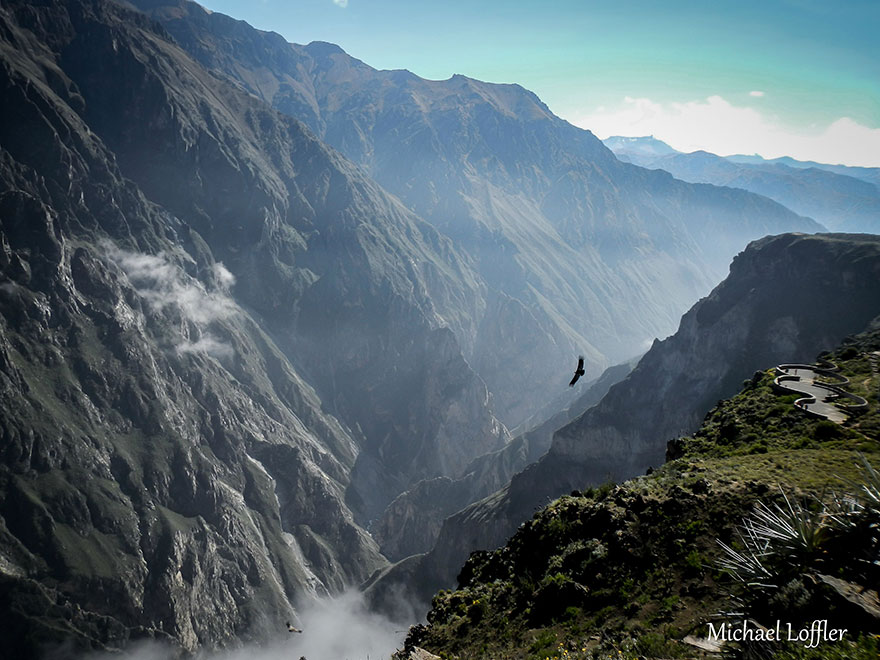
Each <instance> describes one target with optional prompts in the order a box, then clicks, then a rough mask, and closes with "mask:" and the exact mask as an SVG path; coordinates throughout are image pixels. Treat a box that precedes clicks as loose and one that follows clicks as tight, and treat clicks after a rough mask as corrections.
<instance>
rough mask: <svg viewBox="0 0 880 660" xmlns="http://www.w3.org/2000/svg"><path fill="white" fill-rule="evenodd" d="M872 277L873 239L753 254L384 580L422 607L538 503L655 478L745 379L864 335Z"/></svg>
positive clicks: (875, 295)
mask: <svg viewBox="0 0 880 660" xmlns="http://www.w3.org/2000/svg"><path fill="white" fill-rule="evenodd" d="M878 275H880V237H878V236H871V235H861V234H852V235H847V234H824V235H823V234H820V235H816V236H805V235H798V234H789V235H782V236H778V237H770V238H766V239H762V240H760V241H756V242H754V243H752V244H751V245H750V246H749V247H748V248H747V249H746V250H745V251H744V252H743V253H742V254H740V255H739V256H737V257H736V259H734V261H733V263H732V264H731V267H730V275H729V276H728V277H727V279H726V280H724V282H722V283H721V284H720V285H719V286H718V287H716V288H715V290H714V291H713V292H712V293H711V294H710V295H709V296H707V297H706V298H704V299H703V300H701V301H700V302H698V303H697V304H696V305H694V307H693V308H692V309H691V310H690V311H689V312H688V313H687V314H685V315H684V317H683V318H682V321H681V325H680V327H679V330H678V332H676V333H675V334H674V335H673V336H671V337H669V338H668V339H665V340H663V341H656V342H655V343H654V346H652V347H651V350H649V351H648V352H647V353H646V354H645V356H644V357H643V358H642V359H641V360H640V361H639V364H638V366H637V367H636V368H635V369H634V370H633V371H632V372H631V373H630V374H629V375H628V376H627V377H626V378H625V379H624V380H622V381H621V382H619V383H617V384H616V385H614V386H612V387H611V389H610V390H609V391H608V394H607V395H605V397H604V398H603V399H602V400H601V401H600V402H599V403H598V404H597V405H595V406H593V407H592V408H590V409H589V410H587V411H586V412H585V413H583V414H582V415H580V416H579V417H578V418H576V419H574V420H573V421H571V422H570V423H568V424H566V425H565V426H562V427H561V428H559V429H558V430H557V431H556V433H555V434H554V436H553V442H552V445H551V447H550V449H549V451H548V452H547V454H546V455H544V456H543V457H542V458H541V459H540V460H539V461H537V462H536V463H534V464H532V465H530V466H529V467H527V468H526V469H524V470H523V471H521V472H519V473H518V474H516V475H515V476H514V477H513V478H512V479H511V481H510V483H509V484H508V485H506V486H505V487H504V488H502V489H500V490H499V491H497V492H496V493H494V494H492V495H491V496H489V497H487V498H486V499H484V500H482V501H480V502H476V503H474V504H472V505H470V506H469V507H467V508H465V509H464V510H462V511H460V512H458V513H456V514H455V515H453V516H451V517H450V518H448V519H447V520H446V521H445V522H444V524H443V528H442V529H441V531H440V533H439V537H438V540H437V543H436V545H435V546H434V548H433V549H432V550H431V551H430V552H429V553H427V555H425V556H423V557H420V558H419V559H418V560H417V563H416V564H414V563H412V562H410V563H408V564H405V565H404V566H401V567H400V568H399V569H398V568H396V567H395V568H394V569H391V570H389V571H387V572H386V573H385V577H384V578H383V579H384V580H385V581H387V583H388V585H390V584H394V583H395V582H396V581H398V580H399V581H401V582H408V583H411V584H413V590H414V591H415V592H416V593H417V595H418V596H419V597H421V598H425V597H426V596H429V595H430V594H431V593H433V591H435V590H436V589H437V588H440V587H441V586H447V585H450V584H452V581H453V580H454V578H455V575H456V573H457V571H458V569H459V567H460V566H461V564H462V562H463V561H464V559H465V558H466V557H467V555H468V553H469V552H470V551H472V550H474V549H480V548H485V549H490V548H494V547H497V546H498V545H501V544H502V543H504V541H505V539H506V538H507V537H509V536H510V535H511V534H512V533H513V532H514V531H515V530H516V528H517V526H518V525H519V524H520V523H521V522H522V521H523V520H526V519H528V518H529V517H530V516H531V515H532V513H533V512H534V511H535V510H536V509H537V508H540V507H541V506H543V505H544V504H546V502H547V501H548V500H550V499H553V498H555V497H558V496H559V495H561V494H564V493H567V492H569V491H571V490H572V489H580V488H584V487H586V486H588V485H598V484H601V483H604V482H607V481H609V480H614V481H621V480H623V479H627V478H629V477H633V476H636V475H639V474H643V473H644V472H645V470H646V469H647V468H648V467H650V466H655V467H656V466H659V465H660V464H661V463H663V461H664V457H665V452H666V445H667V442H668V441H669V440H672V439H674V438H676V437H677V436H679V435H682V434H686V433H688V432H691V431H693V430H695V429H696V428H697V427H698V426H699V423H700V421H701V419H702V417H703V415H704V414H705V412H706V411H707V410H708V409H710V408H711V407H712V405H713V404H714V402H715V401H717V400H718V399H720V398H722V397H725V396H729V395H731V394H732V393H734V392H736V391H737V390H738V388H739V386H740V384H741V383H742V381H743V380H744V379H746V378H749V377H750V376H751V375H752V374H753V373H754V371H755V370H756V369H759V368H763V367H764V366H765V365H767V364H777V363H781V362H786V361H810V360H812V359H814V358H815V356H816V355H817V354H818V353H819V352H820V351H822V350H825V349H828V348H830V347H833V346H835V345H837V344H838V343H839V342H840V340H841V339H842V338H844V337H845V336H846V335H848V334H851V333H855V332H859V331H861V330H862V329H864V328H865V327H867V325H868V324H869V322H870V321H871V320H872V319H873V318H875V317H876V316H877V315H878V313H880V289H878V288H877V287H876V285H875V283H876V279H877V277H878ZM404 576H405V577H404ZM413 576H418V577H417V578H414V577H413ZM386 587H387V585H372V587H371V588H372V589H373V591H374V592H375V593H377V594H380V593H382V592H383V589H384V588H386Z"/></svg>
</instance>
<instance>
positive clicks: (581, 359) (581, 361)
mask: <svg viewBox="0 0 880 660" xmlns="http://www.w3.org/2000/svg"><path fill="white" fill-rule="evenodd" d="M585 373H587V372H586V371H584V356H583V355H578V368H577V369H576V370H575V372H574V378H572V379H571V382H570V383H569V384H568V386H569V387H574V384H575V383H576V382H578V378H580V377H581V376H583V375H584V374H585Z"/></svg>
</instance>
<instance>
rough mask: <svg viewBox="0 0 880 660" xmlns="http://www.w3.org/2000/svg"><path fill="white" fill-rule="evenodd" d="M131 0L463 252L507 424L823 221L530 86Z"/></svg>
mask: <svg viewBox="0 0 880 660" xmlns="http://www.w3.org/2000/svg"><path fill="white" fill-rule="evenodd" d="M133 4H135V5H136V6H138V7H140V8H141V9H143V10H144V11H146V12H147V13H149V14H150V15H151V16H152V17H154V18H156V19H157V20H158V21H160V22H161V23H162V25H163V26H164V27H165V28H166V29H167V30H168V31H169V32H170V33H171V34H172V35H173V36H174V38H175V39H176V40H177V41H178V42H179V43H180V44H181V45H182V47H183V48H185V49H186V50H187V51H188V52H189V53H191V54H192V56H193V57H194V58H195V59H196V60H198V61H199V62H201V63H202V64H203V65H205V66H206V67H208V68H209V69H211V70H212V71H215V72H217V73H218V75H223V76H226V77H229V78H231V79H233V80H234V81H236V83H237V84H239V85H241V86H242V87H243V88H244V89H246V90H247V91H248V92H250V93H251V94H253V95H254V96H256V97H258V98H260V99H263V100H264V101H266V102H267V103H270V104H271V105H272V106H274V107H275V108H277V109H279V110H281V111H282V112H284V113H287V114H289V115H291V116H295V117H297V118H299V119H301V120H302V121H304V122H305V123H306V124H308V126H309V127H310V128H311V129H312V130H313V131H314V132H315V133H316V134H317V135H318V136H320V137H321V138H322V139H324V140H325V141H326V142H328V143H329V144H331V145H332V146H334V147H335V148H337V149H338V150H339V151H340V152H342V153H343V154H345V155H346V156H347V157H348V158H349V159H351V160H352V161H354V162H356V163H358V164H359V165H360V166H361V167H362V168H363V169H364V170H365V171H366V172H368V173H369V174H370V175H371V176H372V177H373V178H375V180H376V181H378V182H379V183H380V184H381V185H382V186H383V187H384V188H386V189H387V190H389V191H390V192H392V193H394V194H395V195H397V196H398V198H399V199H400V200H401V201H403V203H404V204H406V205H407V206H408V207H409V208H410V209H411V210H413V211H414V212H416V213H418V214H419V215H420V216H421V217H423V218H425V219H426V220H428V221H429V222H430V223H431V224H432V225H433V226H435V227H436V228H437V229H438V230H439V231H441V232H442V233H443V234H445V235H446V236H448V237H450V238H451V239H452V240H453V241H454V243H455V245H456V247H457V248H458V249H459V250H461V251H463V252H464V253H465V254H467V255H468V257H469V258H470V263H472V264H473V266H474V269H475V270H476V271H477V273H478V274H479V275H480V276H481V278H482V279H483V281H484V282H485V283H486V290H485V295H484V297H483V299H482V301H481V306H480V307H479V313H478V315H477V316H476V317H474V320H475V325H474V326H473V329H474V330H475V332H473V333H471V334H467V335H464V336H463V335H459V342H460V343H461V345H462V346H463V347H464V353H465V357H466V358H467V360H468V362H469V363H470V364H471V365H473V367H474V369H475V370H476V371H477V372H478V373H479V374H480V376H481V377H482V379H483V380H484V381H485V382H486V384H487V386H488V388H489V390H490V391H491V392H492V394H493V400H494V405H495V411H496V415H497V416H498V418H499V419H500V420H501V421H502V422H504V423H505V424H506V425H507V426H508V427H509V428H513V427H515V426H517V425H519V424H520V423H522V422H523V421H524V420H526V419H527V418H528V417H530V416H531V415H533V414H534V413H535V412H536V411H538V410H540V409H541V408H542V407H543V406H544V405H545V404H547V403H548V402H549V401H551V400H552V399H554V398H555V397H557V396H558V395H559V394H560V392H561V391H564V390H565V389H566V388H565V383H563V382H561V381H560V378H559V373H560V369H562V368H563V367H562V365H565V366H564V368H565V369H567V368H568V364H569V362H570V361H571V359H572V356H576V355H578V354H583V355H585V356H586V357H587V377H588V378H595V377H597V376H599V374H600V373H601V372H602V370H604V368H605V367H607V366H609V365H611V364H615V363H618V362H621V361H623V360H627V359H630V358H631V357H632V356H633V355H634V354H636V353H639V352H640V351H642V350H644V349H645V348H647V345H649V343H650V341H651V340H652V339H653V338H654V337H663V336H666V335H668V334H669V333H670V332H672V331H673V330H674V328H675V325H676V323H677V322H678V319H679V318H680V316H681V314H682V313H683V312H684V311H685V310H686V309H687V308H688V307H689V306H690V305H691V304H693V302H694V301H695V300H696V299H697V298H699V297H700V296H702V295H705V293H707V292H708V291H709V290H710V288H711V286H713V285H714V284H715V283H716V282H718V281H719V280H720V279H721V278H722V277H723V276H724V268H725V267H726V264H727V263H728V262H729V260H730V259H731V258H732V257H733V255H735V254H736V253H737V252H739V251H740V250H741V249H742V248H743V247H745V245H746V243H747V242H748V241H749V240H752V239H755V238H759V237H761V236H764V235H766V234H773V233H780V232H784V231H816V230H818V229H819V226H818V225H816V224H815V223H814V222H812V221H810V220H807V219H805V218H799V217H797V216H795V215H793V214H791V213H789V212H788V211H787V210H785V209H783V208H781V207H780V206H778V205H776V204H774V203H771V202H770V201H769V200H767V199H765V198H760V197H756V196H754V195H750V194H745V193H742V192H741V191H732V190H721V189H718V188H714V187H711V186H693V185H686V184H683V183H681V182H679V181H674V180H673V179H671V178H670V177H669V176H667V175H666V174H664V173H661V172H650V171H646V170H643V169H641V168H637V167H632V166H631V165H629V164H626V163H621V162H620V161H618V160H617V158H615V157H614V155H613V154H612V153H611V152H610V151H609V150H607V149H606V148H605V147H604V146H603V145H602V143H601V142H600V141H599V140H598V139H596V138H595V137H594V136H593V135H592V134H591V133H590V132H588V131H584V130H581V129H578V128H575V127H574V126H572V125H570V124H568V123H566V122H564V121H563V120H561V119H559V118H558V117H556V116H555V115H553V113H552V112H551V111H550V109H549V108H547V106H546V105H544V104H543V103H542V102H541V101H540V99H538V98H537V97H536V96H535V95H534V94H532V93H531V92H529V91H527V90H525V89H523V88H522V87H520V86H518V85H493V84H488V83H483V82H480V81H477V80H473V79H470V78H467V77H465V76H461V75H456V76H453V77H452V78H450V79H449V80H444V81H430V80H424V79H422V78H419V77H418V76H415V75H413V74H411V73H409V72H408V71H377V70H375V69H373V68H371V67H369V66H367V65H366V64H364V63H363V62H361V61H359V60H357V59H355V58H353V57H350V56H349V55H347V54H345V53H344V52H343V51H342V50H341V49H340V48H339V47H337V46H334V45H332V44H328V43H321V42H315V43H312V44H309V45H307V46H298V45H294V44H287V43H285V42H284V40H283V38H281V37H280V36H279V35H277V34H273V33H266V32H260V31H258V30H254V29H252V28H250V26H248V25H247V24H246V23H244V22H241V21H235V20H232V19H230V18H229V17H228V16H223V15H221V14H217V13H210V14H209V13H207V12H205V10H204V9H202V8H201V7H199V6H198V5H196V4H195V3H192V2H188V1H186V0H134V3H133ZM660 291H662V295H658V292H660ZM450 327H452V328H453V329H454V330H455V329H456V328H455V326H454V325H450ZM511 374H515V377H512V376H511Z"/></svg>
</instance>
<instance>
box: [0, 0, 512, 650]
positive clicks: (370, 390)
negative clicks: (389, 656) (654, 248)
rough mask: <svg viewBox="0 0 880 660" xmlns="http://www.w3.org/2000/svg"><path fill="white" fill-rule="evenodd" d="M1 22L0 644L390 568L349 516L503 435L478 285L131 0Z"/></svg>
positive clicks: (234, 619)
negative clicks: (474, 338)
mask: <svg viewBox="0 0 880 660" xmlns="http://www.w3.org/2000/svg"><path fill="white" fill-rule="evenodd" d="M0 26H2V30H0V90H2V94H0V115H2V117H3V118H4V119H3V121H2V122H0V399H2V404H0V410H2V414H0V433H2V442H0V608H2V612H3V615H4V640H3V641H4V649H5V650H6V651H7V652H8V653H10V654H12V655H14V656H15V657H22V658H27V657H36V655H37V654H38V653H39V652H41V649H42V645H44V644H49V645H51V644H52V643H56V642H57V643H62V642H64V643H72V644H74V646H77V647H83V648H113V647H117V646H119V645H123V644H125V643H126V642H127V640H130V639H132V638H136V637H154V638H158V639H167V640H169V641H171V642H172V643H173V644H175V645H179V646H182V647H183V648H185V649H188V650H194V649H196V648H199V647H217V646H224V645H229V644H233V643H237V642H239V641H240V640H242V639H247V638H265V637H269V636H271V635H273V634H275V633H276V632H278V631H281V633H282V634H284V632H285V631H284V628H282V627H281V624H282V623H283V622H284V621H285V620H295V617H296V609H297V607H302V606H305V605H307V603H308V601H309V599H311V598H314V597H315V596H316V595H320V594H323V593H328V592H331V593H332V592H337V591H340V590H342V589H343V588H345V587H347V586H350V585H351V584H356V583H358V582H360V581H362V580H364V579H365V578H366V577H367V576H368V575H370V573H372V572H373V571H375V570H376V569H378V568H381V567H382V566H383V565H385V564H386V563H387V562H386V560H385V559H384V558H383V557H382V555H381V554H380V552H379V549H378V547H377V545H376V543H375V542H374V541H373V540H372V538H371V537H370V536H369V534H367V533H366V532H365V531H364V528H363V527H362V526H361V524H359V523H360V522H361V521H364V520H366V519H368V518H369V517H370V516H372V515H375V512H381V510H382V509H383V508H384V505H385V503H387V501H390V500H391V499H392V498H393V497H394V496H396V495H397V494H398V493H399V491H400V490H401V489H402V488H403V487H404V486H405V485H407V484H408V483H409V482H410V481H415V480H419V479H424V478H434V477H441V476H456V477H457V476H460V474H461V473H462V471H463V470H464V468H465V467H466V466H467V465H468V464H469V463H470V462H471V461H472V460H473V459H474V458H475V457H477V456H479V455H481V454H484V453H486V452H487V451H492V450H496V449H498V448H500V447H501V446H503V445H504V444H505V443H506V442H507V441H508V439H509V436H508V434H507V431H506V429H505V428H504V427H503V426H502V425H501V424H500V423H499V422H498V421H497V420H496V419H495V418H494V417H493V415H492V412H491V404H490V397H489V394H488V391H487V389H486V386H485V384H484V383H483V382H482V381H481V380H480V379H479V378H478V377H477V376H476V375H475V374H474V372H473V371H472V370H471V369H470V367H469V366H468V364H467V362H466V361H465V360H464V358H463V356H462V351H461V348H460V346H459V344H458V341H457V339H456V337H457V336H458V335H461V336H466V335H467V334H468V332H469V331H468V330H467V326H468V325H469V324H471V323H472V318H474V316H475V315H476V314H475V313H474V312H473V311H472V310H473V308H474V307H475V306H478V305H479V304H480V302H479V301H480V300H481V299H482V296H481V294H480V293H479V290H480V287H481V286H482V285H481V284H480V283H479V281H478V278H477V277H476V276H475V275H474V273H473V271H472V270H471V269H470V267H469V266H468V264H467V261H466V260H463V259H462V258H460V257H459V256H458V255H457V253H456V252H455V250H454V248H453V246H452V245H451V243H450V242H449V241H448V240H447V239H444V238H443V237H442V236H441V235H440V234H439V233H438V232H437V231H436V230H435V229H433V228H432V227H430V226H429V225H428V224H426V223H425V222H423V221H421V220H419V219H418V218H417V217H415V216H414V215H413V214H412V213H411V212H409V211H407V210H406V209H405V208H403V207H402V206H401V205H400V204H399V203H398V202H397V201H395V200H394V199H393V198H391V197H390V196H389V195H387V194H386V193H384V192H383V191H382V190H381V189H380V188H379V187H378V186H377V185H376V184H375V183H374V182H373V181H371V180H370V179H368V178H366V177H365V176H364V175H363V174H362V173H361V172H359V171H358V170H357V168H355V167H354V166H352V165H351V164H350V163H349V162H347V161H345V160H344V159H343V158H342V157H341V156H339V155H338V154H337V153H335V152H334V151H332V150H331V149H329V148H328V147H326V146H324V145H323V144H322V143H321V142H320V141H318V140H317V139H316V138H315V137H314V136H313V135H312V134H311V133H310V131H309V130H308V129H307V128H306V127H304V126H303V125H302V124H301V123H299V122H298V121H296V120H294V119H291V118H289V117H286V116H284V115H281V114H279V113H277V112H275V111H273V110H271V109H270V108H268V107H266V106H265V105H263V104H261V103H260V102H259V101H257V100H255V99H253V98H252V97H250V96H248V95H246V94H244V93H243V92H241V91H240V90H239V89H237V88H235V87H234V86H232V85H230V84H229V83H228V82H224V81H221V80H219V79H217V78H216V77H215V76H212V75H211V74H210V73H208V72H207V71H205V70H204V69H203V68H202V67H201V66H200V65H198V64H197V63H195V62H193V61H192V60H191V59H190V58H189V57H188V56H187V55H186V54H185V53H184V52H183V51H181V50H180V49H179V47H178V46H176V45H175V44H174V43H172V42H171V41H170V40H169V38H168V35H167V33H165V32H164V31H163V30H162V29H161V28H160V27H159V26H157V25H156V24H155V23H152V22H151V21H150V20H149V19H147V18H146V17H144V16H143V15H142V14H139V13H136V12H133V11H131V10H129V9H125V8H124V7H122V6H120V5H118V4H116V3H113V2H104V1H102V0H89V1H87V2H66V1H63V0H50V1H47V2H42V3H38V4H34V3H25V2H7V3H4V4H3V7H2V8H0ZM470 332H471V333H472V331H470ZM404 392H405V393H406V396H405V397H404V396H402V393H404Z"/></svg>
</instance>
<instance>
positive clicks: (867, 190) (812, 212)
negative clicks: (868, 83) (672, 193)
mask: <svg viewBox="0 0 880 660" xmlns="http://www.w3.org/2000/svg"><path fill="white" fill-rule="evenodd" d="M604 143H605V144H606V145H607V146H608V147H609V148H610V149H611V150H612V151H614V152H615V154H617V156H618V157H619V158H621V159H622V160H625V161H627V162H631V163H635V164H636V165H641V166H643V167H649V168H651V169H662V170H665V171H667V172H669V173H670V174H672V175H673V176H675V177H676V178H678V179H681V180H682V181H691V182H693V183H712V184H715V185H719V186H731V187H734V188H742V189H743V190H749V191H751V192H754V193H757V194H759V195H766V196H767V197H769V198H771V199H774V200H776V201H777V202H779V203H780V204H783V205H784V206H786V207H788V208H790V209H792V210H793V211H795V212H796V213H800V214H802V215H806V216H809V217H811V218H814V219H815V220H818V221H819V222H821V223H823V224H824V225H825V226H826V227H828V228H829V229H830V230H832V231H856V232H868V233H878V232H880V168H868V167H847V166H844V165H825V164H822V163H814V162H804V161H797V160H794V159H793V158H775V159H772V160H765V159H763V158H761V157H760V156H727V157H721V156H716V155H715V154H711V153H709V152H707V151H695V152H692V153H688V154H684V153H681V152H679V151H676V150H675V149H673V148H672V147H670V146H669V145H667V144H666V143H665V142H662V141H660V140H657V139H655V138H654V137H653V136H651V137H639V138H624V137H617V136H615V137H610V138H607V139H606V140H604Z"/></svg>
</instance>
